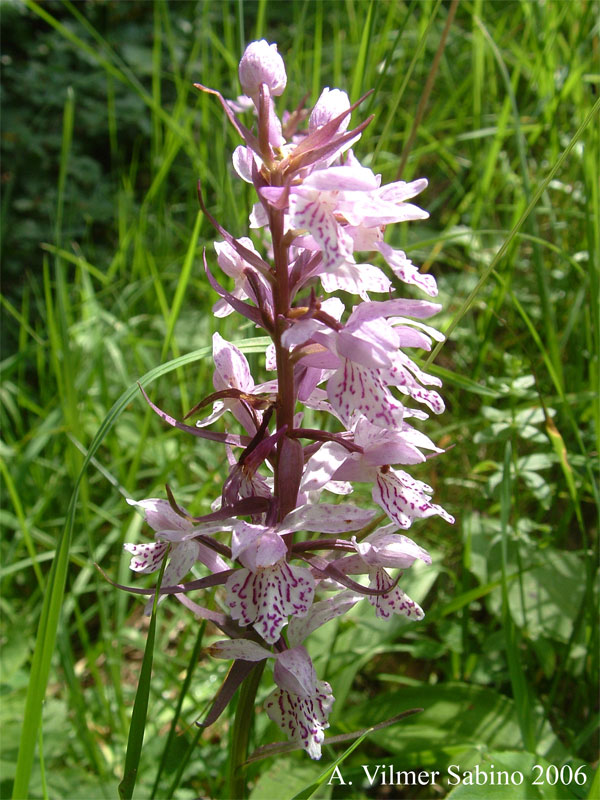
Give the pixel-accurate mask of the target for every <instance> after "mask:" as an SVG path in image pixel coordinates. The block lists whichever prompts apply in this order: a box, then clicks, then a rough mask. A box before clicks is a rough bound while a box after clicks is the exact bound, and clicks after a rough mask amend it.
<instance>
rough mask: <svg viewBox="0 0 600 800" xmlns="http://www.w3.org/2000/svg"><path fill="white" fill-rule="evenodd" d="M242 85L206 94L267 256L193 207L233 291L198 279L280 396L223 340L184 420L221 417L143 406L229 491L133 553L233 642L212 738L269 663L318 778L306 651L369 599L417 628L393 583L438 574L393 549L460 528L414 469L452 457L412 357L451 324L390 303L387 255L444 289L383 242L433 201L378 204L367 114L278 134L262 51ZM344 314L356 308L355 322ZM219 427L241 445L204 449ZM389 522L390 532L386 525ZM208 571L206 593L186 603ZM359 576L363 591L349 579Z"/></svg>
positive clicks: (325, 698) (277, 72) (162, 509)
mask: <svg viewBox="0 0 600 800" xmlns="http://www.w3.org/2000/svg"><path fill="white" fill-rule="evenodd" d="M239 77H240V82H241V85H242V88H243V91H244V93H245V94H244V96H242V97H240V98H238V99H237V101H236V102H230V101H227V100H225V99H224V98H223V97H222V96H221V95H220V94H219V93H218V92H216V91H214V90H213V89H207V88H206V87H204V86H201V85H200V84H197V88H198V89H200V90H201V91H204V92H209V93H211V94H213V95H216V96H217V97H218V98H219V100H220V102H221V104H222V106H223V109H224V111H225V113H226V114H227V116H228V118H229V120H230V121H231V122H232V124H233V125H234V127H235V129H236V130H237V132H238V133H239V135H240V136H241V139H242V142H243V143H242V144H241V145H240V146H239V147H238V148H237V149H236V150H235V152H234V154H233V166H234V169H235V170H236V172H237V174H238V175H239V176H240V178H242V180H244V181H247V182H248V183H251V184H253V186H254V188H255V189H256V193H257V201H256V204H255V205H254V207H253V209H252V212H251V214H250V227H251V228H252V229H254V230H255V231H257V232H258V233H257V236H256V238H257V240H258V241H262V242H263V243H265V247H264V249H265V252H266V253H267V254H268V255H265V256H263V255H261V253H260V251H259V250H258V249H257V248H256V247H255V246H254V244H253V242H252V240H251V239H249V238H246V237H243V238H240V239H235V238H234V237H233V236H231V235H230V234H229V233H228V232H227V231H226V230H225V229H224V228H222V227H221V225H219V223H218V222H217V221H216V220H214V219H213V217H212V216H211V215H210V214H209V212H208V211H207V210H206V208H205V206H204V202H203V199H202V195H201V193H200V202H201V204H202V207H203V209H204V211H205V213H206V215H207V216H208V217H209V219H210V220H211V222H212V223H213V224H214V225H215V227H216V228H217V230H218V231H219V233H220V234H221V236H222V237H223V241H222V242H219V243H216V244H215V250H216V260H217V263H218V265H219V267H220V268H221V269H222V271H223V272H224V273H225V274H226V275H227V276H229V278H230V279H232V280H233V283H234V287H233V288H232V289H230V290H228V289H225V288H224V287H223V286H221V285H220V284H219V283H218V282H217V280H216V279H215V277H214V276H213V274H212V272H211V271H210V269H209V267H208V264H207V261H206V257H205V259H204V261H205V269H206V274H207V276H208V280H209V282H210V284H211V286H212V287H213V288H214V289H215V290H216V292H217V293H218V295H219V296H220V300H219V301H218V302H217V303H216V305H215V306H214V313H215V315H216V316H220V317H222V316H225V315H227V314H229V313H231V312H232V311H237V312H238V313H240V314H242V315H243V316H244V317H246V318H247V319H249V320H250V321H251V322H252V323H254V325H256V326H257V327H259V328H262V329H263V330H264V331H266V333H267V334H268V335H269V336H270V338H271V340H272V344H271V345H270V346H269V348H268V349H267V351H266V368H267V370H274V371H275V373H276V377H275V378H274V379H273V380H270V381H268V382H266V383H259V384H257V383H255V381H254V379H253V377H252V374H251V372H250V367H249V364H248V361H247V360H246V358H245V356H244V355H243V353H242V352H241V351H240V350H239V349H238V348H237V347H235V345H233V344H231V343H229V342H227V341H225V340H224V339H223V338H222V337H221V336H220V335H219V334H218V333H215V334H214V337H213V357H214V365H215V372H214V389H215V391H214V392H213V393H212V394H210V395H209V396H208V397H207V398H205V399H204V400H203V401H202V402H201V403H199V404H198V405H197V406H196V407H195V408H194V409H193V410H192V411H191V412H190V414H189V415H188V416H190V415H191V414H196V413H198V411H199V410H200V409H201V408H203V407H204V406H207V405H212V412H211V413H210V414H209V415H208V416H207V417H205V418H204V419H201V420H199V421H198V422H197V423H196V425H195V426H192V425H188V424H185V423H184V422H180V421H178V420H175V419H174V418H173V417H171V416H169V415H168V414H166V413H165V412H164V411H161V410H160V409H158V408H157V407H156V406H155V405H154V404H153V403H152V402H151V401H150V400H149V399H148V398H147V399H148V402H149V403H150V405H151V406H152V407H153V408H154V410H155V411H156V412H157V413H158V414H160V416H161V417H162V418H163V419H164V420H165V421H166V422H167V423H169V424H171V425H174V426H175V427H178V428H180V429H182V430H185V431H188V432H190V433H193V434H194V435H196V436H201V437H204V438H208V439H211V440H213V441H216V442H219V443H221V444H223V445H225V448H226V452H227V458H228V461H229V473H228V475H227V477H226V479H225V482H224V484H223V488H222V491H221V496H220V497H219V498H218V500H217V501H215V503H214V504H213V511H212V513H211V514H208V515H205V516H202V517H193V516H191V515H190V514H189V513H188V512H187V511H186V510H185V509H184V508H182V507H180V506H179V505H177V503H176V501H175V499H174V497H173V496H172V495H171V493H170V491H169V499H168V500H162V499H155V498H152V499H148V500H142V501H141V502H139V503H135V505H137V506H138V507H140V508H141V509H142V510H143V512H144V514H145V518H146V521H147V522H148V524H149V525H150V527H151V528H153V529H154V531H155V541H153V542H147V543H144V544H126V545H125V549H126V550H127V551H129V553H131V555H132V558H131V564H130V566H131V569H132V570H134V571H136V572H155V571H157V570H158V569H159V567H160V565H161V563H162V561H163V559H164V558H165V557H166V556H168V558H169V559H170V560H169V563H168V566H167V567H166V570H165V573H164V578H163V587H162V588H161V589H160V590H159V591H160V593H161V595H162V594H173V595H174V596H175V597H176V598H177V599H178V600H179V601H180V602H182V603H183V604H184V605H186V606H187V607H188V608H190V609H191V610H192V611H193V612H194V613H195V614H196V615H197V616H198V617H200V618H203V619H208V620H210V621H212V622H213V623H214V624H215V625H216V626H218V627H219V628H220V629H221V630H222V631H223V632H224V633H226V634H227V635H228V636H229V637H230V638H229V639H228V640H226V641H219V642H216V643H215V644H213V645H212V646H211V647H210V648H209V650H210V652H211V653H212V654H213V655H214V656H217V657H219V658H227V659H235V661H236V664H235V668H234V669H232V670H231V671H230V673H229V676H228V678H227V680H226V682H225V684H224V686H223V687H222V690H221V691H220V693H219V695H218V696H217V698H216V699H215V704H214V707H213V709H212V710H211V712H209V715H208V718H207V720H205V722H204V724H208V722H211V721H213V720H214V719H216V717H217V716H218V715H219V713H220V712H221V711H222V710H223V708H224V707H225V705H226V703H227V701H228V700H229V699H230V697H231V696H232V694H233V692H234V691H235V689H236V688H237V686H238V685H239V684H240V683H241V681H242V680H244V679H245V678H246V677H247V675H248V674H249V672H250V671H251V669H252V668H253V667H254V665H255V662H258V661H262V660H264V659H272V660H273V662H274V680H275V684H276V685H277V689H276V690H275V691H274V693H273V694H272V695H271V696H270V697H269V698H268V700H267V701H266V703H265V708H266V711H267V713H268V715H269V717H270V718H271V719H272V720H274V721H275V722H276V723H277V724H278V725H279V726H280V727H281V728H282V729H283V730H284V731H285V732H286V733H287V735H288V737H289V738H290V739H291V740H292V741H293V742H295V743H297V744H299V745H301V746H302V747H304V749H306V750H307V752H308V753H309V755H310V756H311V758H320V755H321V744H322V742H323V739H324V731H325V729H326V728H327V727H328V721H327V719H328V714H329V711H330V709H331V706H332V703H333V700H334V698H333V695H332V693H331V687H330V686H329V684H328V683H326V682H325V681H320V680H318V679H317V676H316V673H315V669H314V666H313V664H312V662H311V659H310V657H309V655H308V652H307V650H306V649H305V647H304V645H303V642H304V641H305V639H306V637H307V636H308V635H309V634H310V633H311V631H313V630H315V629H316V628H318V627H319V626H321V625H323V624H324V623H326V622H328V621H329V620H332V619H334V618H335V617H337V616H339V615H341V614H343V613H345V612H346V611H347V610H348V609H350V608H351V607H352V606H353V605H354V604H355V603H356V602H358V601H359V600H360V599H361V598H363V597H366V598H367V599H368V600H369V602H370V603H371V604H372V605H373V607H374V609H375V614H376V615H377V616H378V617H381V618H387V617H390V616H391V615H392V614H400V615H404V616H405V617H408V618H409V619H413V620H418V619H421V618H422V617H423V611H422V610H421V608H420V607H419V606H418V605H417V603H416V602H414V601H413V600H411V599H410V598H409V597H408V596H407V595H406V594H405V593H404V592H403V591H402V589H401V588H400V586H399V579H398V578H393V577H392V576H391V575H390V574H389V572H388V570H390V569H393V570H398V569H399V570H403V569H406V568H408V567H410V566H411V565H412V564H413V563H414V562H415V560H417V559H418V560H420V561H423V562H424V563H426V564H429V563H431V559H430V556H429V555H428V553H427V552H426V551H425V550H424V549H423V548H421V547H420V546H419V545H417V544H416V543H415V542H414V541H413V540H412V539H409V538H408V537H407V536H405V535H403V534H401V533H398V530H399V529H400V530H402V531H405V530H407V529H409V528H410V527H411V526H412V524H413V522H414V521H415V520H417V519H420V518H423V517H430V516H432V515H438V516H440V517H442V518H443V519H444V520H446V521H447V522H453V521H454V520H453V518H452V517H451V516H450V515H449V514H448V513H447V512H446V511H445V510H444V509H443V508H442V507H441V506H439V505H437V504H435V503H433V502H432V499H431V496H432V492H433V490H432V488H431V487H430V486H428V485H427V484H426V483H423V482H422V481H420V480H416V479H415V478H413V477H412V476H411V475H410V474H409V473H408V472H406V471H405V470H404V469H403V467H404V466H407V465H415V464H419V463H421V462H424V461H425V459H426V456H425V455H424V452H429V453H430V454H436V453H440V452H441V450H440V449H439V448H438V447H436V446H435V444H434V443H433V442H432V441H431V440H430V439H429V438H428V437H427V436H426V435H425V434H423V433H421V432H420V431H419V430H417V428H415V427H413V425H412V424H411V422H412V421H413V420H418V421H421V420H424V419H426V418H427V416H428V413H427V411H426V410H425V409H428V410H430V411H433V412H434V413H435V414H439V413H441V412H442V411H443V410H444V404H443V401H442V398H441V397H440V395H439V394H438V392H437V388H438V387H439V386H440V383H441V382H440V381H439V380H438V379H437V378H435V377H432V376H431V375H428V374H426V373H425V372H423V371H422V370H421V369H420V368H419V366H418V365H417V363H416V362H415V361H414V360H413V358H411V357H410V355H408V353H407V351H408V352H410V351H411V350H413V349H421V350H430V349H431V342H432V340H436V341H440V340H441V339H443V336H441V334H439V333H438V332H437V331H436V330H434V329H433V328H431V327H429V326H427V325H426V324H424V323H423V322H422V320H423V319H426V318H428V317H430V316H431V315H433V314H435V313H436V312H437V311H438V310H439V309H440V306H439V305H436V304H435V303H433V302H431V301H429V300H412V299H401V298H398V299H395V298H393V297H392V281H391V280H390V278H389V277H388V275H386V273H385V272H384V271H383V270H382V269H380V268H379V267H378V266H375V265H373V264H371V263H366V261H365V260H364V259H366V258H369V257H370V255H367V254H372V253H373V252H375V253H379V254H381V256H383V259H384V261H385V262H386V263H387V265H388V266H389V267H390V269H391V271H392V273H393V274H394V275H395V277H396V278H397V279H399V280H400V281H402V282H404V283H408V284H413V285H414V286H416V287H418V288H419V289H421V290H422V291H424V292H425V293H426V294H427V295H429V296H430V297H434V296H435V295H436V293H437V288H436V283H435V280H434V278H433V277H432V276H431V275H424V274H421V273H420V272H419V271H418V269H417V268H416V267H415V266H414V265H413V264H412V263H411V261H410V259H409V258H408V257H407V256H406V254H405V253H404V252H402V251H401V250H396V249H394V248H392V247H391V246H390V245H388V244H386V243H385V242H384V239H383V237H384V231H385V228H386V226H388V225H390V224H391V223H395V222H403V221H406V220H417V219H425V218H426V217H427V216H428V215H427V213H426V212H425V211H422V210H421V209H420V208H419V207H418V206H416V205H414V204H413V203H412V202H409V201H410V200H412V198H413V197H414V196H415V195H416V194H418V193H419V192H420V191H422V190H423V189H424V188H425V186H426V185H427V181H426V180H424V179H421V180H416V181H412V182H410V183H405V182H404V181H397V182H395V183H391V184H388V185H386V186H382V185H381V176H379V175H376V174H374V173H373V172H372V171H371V170H370V169H368V168H367V167H363V166H362V165H361V164H360V163H359V162H358V160H357V158H356V157H355V155H354V153H353V151H352V147H353V145H355V144H356V142H357V141H358V140H359V139H360V136H361V132H362V131H363V130H364V128H365V127H366V126H367V125H368V124H369V122H370V118H369V119H367V120H365V121H364V122H362V123H361V124H360V125H358V126H357V127H355V128H353V129H352V128H350V115H351V113H352V111H353V110H354V109H355V108H356V106H358V104H359V103H360V102H361V101H359V102H358V103H355V104H354V105H351V104H350V101H349V99H348V96H347V94H346V93H345V92H343V91H341V90H339V89H324V90H323V92H322V94H321V96H320V98H319V99H318V101H317V103H316V105H315V106H314V108H313V109H312V111H311V112H310V114H308V113H307V112H305V111H304V110H303V109H302V108H298V109H297V110H296V111H294V112H293V113H291V114H284V115H283V117H282V118H281V119H280V118H279V117H278V116H277V113H276V110H275V102H274V98H275V97H277V96H279V95H281V94H282V93H283V91H284V89H285V86H286V80H287V78H286V71H285V66H284V63H283V60H282V58H281V56H280V55H279V53H278V52H277V46H276V45H275V44H268V43H267V42H266V41H264V40H263V41H259V42H253V43H252V44H250V45H249V46H248V47H247V49H246V51H245V53H244V55H243V57H242V60H241V62H240V65H239ZM248 108H253V109H254V111H255V113H256V117H257V120H256V125H255V126H254V129H253V130H251V129H249V128H248V127H246V126H245V125H244V124H243V123H242V122H241V121H240V120H239V118H238V116H236V111H238V112H241V111H242V110H243V109H248ZM307 117H308V124H307V126H304V127H303V123H305V121H306V118H307ZM361 253H362V254H364V255H363V256H362V257H361V256H360V255H359V254H361ZM336 291H340V292H343V293H346V295H345V302H343V301H342V300H341V299H340V298H339V297H336V296H331V295H332V293H333V292H336ZM372 293H374V294H379V295H383V296H384V298H385V299H379V300H373V299H371V294H372ZM351 295H358V296H359V297H360V298H361V300H362V302H360V303H359V304H358V305H355V306H354V307H352V308H351V309H349V310H348V309H347V304H348V303H351V302H352V299H351ZM302 406H304V407H305V408H306V409H310V410H311V415H312V413H313V412H314V411H318V412H322V413H323V414H324V415H325V416H326V417H328V418H329V421H328V422H327V424H326V425H325V426H324V428H323V429H316V428H308V427H303V424H302V420H303V411H302V410H301V409H302ZM225 415H228V416H229V417H233V418H234V419H235V420H236V422H237V423H238V424H239V425H240V426H241V428H242V429H243V431H244V433H233V432H230V431H228V432H225V433H223V432H214V431H211V430H209V428H208V426H210V425H211V424H212V423H214V422H215V421H216V420H217V419H219V418H220V417H222V416H224V417H225V419H227V417H226V416H225ZM332 431H335V432H332ZM356 482H363V483H368V484H371V486H372V498H373V501H374V503H375V505H376V506H379V508H380V509H381V511H382V512H383V514H382V513H381V512H378V510H377V509H364V508H361V507H359V506H357V505H352V504H350V503H347V502H333V500H334V498H335V496H336V495H337V496H340V495H348V494H350V493H351V492H352V491H353V484H354V483H356ZM329 495H331V497H330V501H327V499H326V498H327V497H328V496H329ZM132 502H133V501H132ZM384 515H385V516H387V518H388V522H387V524H385V525H380V522H381V520H382V519H384V518H385V516H384ZM223 534H226V536H223ZM198 562H200V563H201V564H203V565H204V567H205V568H207V570H208V572H209V573H210V574H209V576H208V577H204V578H199V579H196V580H193V581H191V582H188V583H183V584H182V583H180V582H181V581H182V579H183V578H184V577H185V576H186V575H187V573H188V572H189V571H190V570H191V569H192V568H193V567H194V566H195V565H196V564H198ZM361 575H363V576H366V580H363V581H362V582H359V580H356V579H355V578H352V577H350V576H361ZM209 587H221V589H222V591H223V593H224V606H225V607H226V609H227V613H221V612H217V611H214V610H212V609H208V608H205V607H203V606H201V605H198V604H197V603H195V602H194V601H192V600H191V599H190V598H189V596H188V592H190V591H192V590H195V589H208V588H209ZM319 590H321V591H327V592H329V596H328V597H327V599H320V600H316V599H315V598H316V595H317V592H318V591H319ZM336 590H337V593H336ZM138 591H142V590H138ZM332 591H333V594H332Z"/></svg>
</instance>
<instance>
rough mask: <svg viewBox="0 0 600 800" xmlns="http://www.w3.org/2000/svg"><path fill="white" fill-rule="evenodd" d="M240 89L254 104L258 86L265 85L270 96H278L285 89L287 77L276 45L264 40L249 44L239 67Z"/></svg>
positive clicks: (256, 99)
mask: <svg viewBox="0 0 600 800" xmlns="http://www.w3.org/2000/svg"><path fill="white" fill-rule="evenodd" d="M239 76H240V83H241V84H242V89H243V90H244V92H245V93H246V94H247V95H249V96H250V97H251V98H252V99H253V100H254V102H257V101H258V94H259V91H260V85H261V84H262V83H266V84H267V86H268V87H269V90H270V92H271V95H275V96H277V95H280V94H282V93H283V90H284V89H285V85H286V83H287V75H286V74H285V64H284V63H283V59H282V57H281V56H280V55H279V53H278V52H277V45H276V44H269V43H268V42H267V41H266V40H265V39H261V40H260V41H259V42H251V43H250V44H249V45H248V47H247V48H246V49H245V51H244V55H243V56H242V60H241V61H240V66H239Z"/></svg>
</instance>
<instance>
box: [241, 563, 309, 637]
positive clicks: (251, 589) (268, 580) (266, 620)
mask: <svg viewBox="0 0 600 800" xmlns="http://www.w3.org/2000/svg"><path fill="white" fill-rule="evenodd" d="M225 588H226V590H227V599H226V602H227V606H228V608H229V610H230V613H231V616H232V618H233V619H235V620H239V622H240V624H241V625H250V624H253V627H254V629H255V630H256V631H257V632H258V633H259V634H260V635H261V636H262V638H263V639H264V640H265V642H268V643H269V644H275V642H276V641H277V640H278V639H279V636H280V634H281V629H282V628H283V626H284V625H285V623H286V622H287V617H288V616H289V615H294V616H300V617H303V616H304V615H305V614H307V613H308V610H309V608H310V606H311V603H312V599H313V596H314V593H315V582H314V578H313V576H312V575H311V573H310V570H308V569H306V568H304V567H292V566H290V565H289V564H287V563H286V562H284V561H282V562H280V563H279V564H277V565H275V566H273V567H267V568H266V569H261V570H259V571H258V572H256V573H254V572H251V571H250V570H249V569H239V570H236V571H235V572H234V573H233V575H231V576H230V577H229V578H228V580H227V583H226V584H225Z"/></svg>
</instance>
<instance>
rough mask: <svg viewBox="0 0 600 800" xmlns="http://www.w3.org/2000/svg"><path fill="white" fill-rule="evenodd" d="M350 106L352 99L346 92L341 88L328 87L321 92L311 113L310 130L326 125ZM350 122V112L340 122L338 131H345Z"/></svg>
mask: <svg viewBox="0 0 600 800" xmlns="http://www.w3.org/2000/svg"><path fill="white" fill-rule="evenodd" d="M349 108H350V100H349V98H348V95H347V94H346V92H344V91H342V90H341V89H328V88H327V87H326V88H325V89H323V91H322V92H321V96H320V97H319V99H318V100H317V102H316V104H315V107H314V108H313V110H312V111H311V113H310V117H309V120H308V129H309V131H314V130H316V129H317V128H321V127H322V126H323V125H326V124H327V123H328V122H329V121H330V120H332V119H335V117H338V116H339V115H340V114H342V113H343V112H344V111H347V110H348V109H349ZM349 123H350V114H348V116H347V117H344V119H343V120H342V121H341V122H340V125H339V127H338V132H340V133H341V132H342V131H345V130H346V128H347V127H348V124H349Z"/></svg>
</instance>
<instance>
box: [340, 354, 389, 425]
mask: <svg viewBox="0 0 600 800" xmlns="http://www.w3.org/2000/svg"><path fill="white" fill-rule="evenodd" d="M327 396H328V398H329V402H330V403H331V405H332V406H333V408H334V410H335V411H336V412H337V413H338V414H339V416H340V419H342V420H343V422H344V424H345V425H347V426H350V424H351V421H352V418H353V415H354V413H355V412H356V411H358V412H360V413H361V414H363V415H364V416H365V417H366V418H367V419H368V420H370V421H371V422H372V423H373V424H374V425H380V426H381V427H382V428H394V427H397V426H399V425H401V424H402V417H403V410H404V408H403V405H402V403H401V402H400V401H399V400H396V398H395V397H394V396H393V395H392V393H391V392H390V391H389V389H387V388H386V386H385V384H384V383H383V381H382V380H381V378H380V376H379V371H378V370H374V369H368V368H367V367H362V366H360V365H359V364H354V363H353V362H352V361H350V360H349V359H344V362H343V365H342V367H341V368H340V369H339V370H337V372H336V373H335V374H334V375H333V377H331V378H330V379H329V381H328V383H327Z"/></svg>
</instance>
